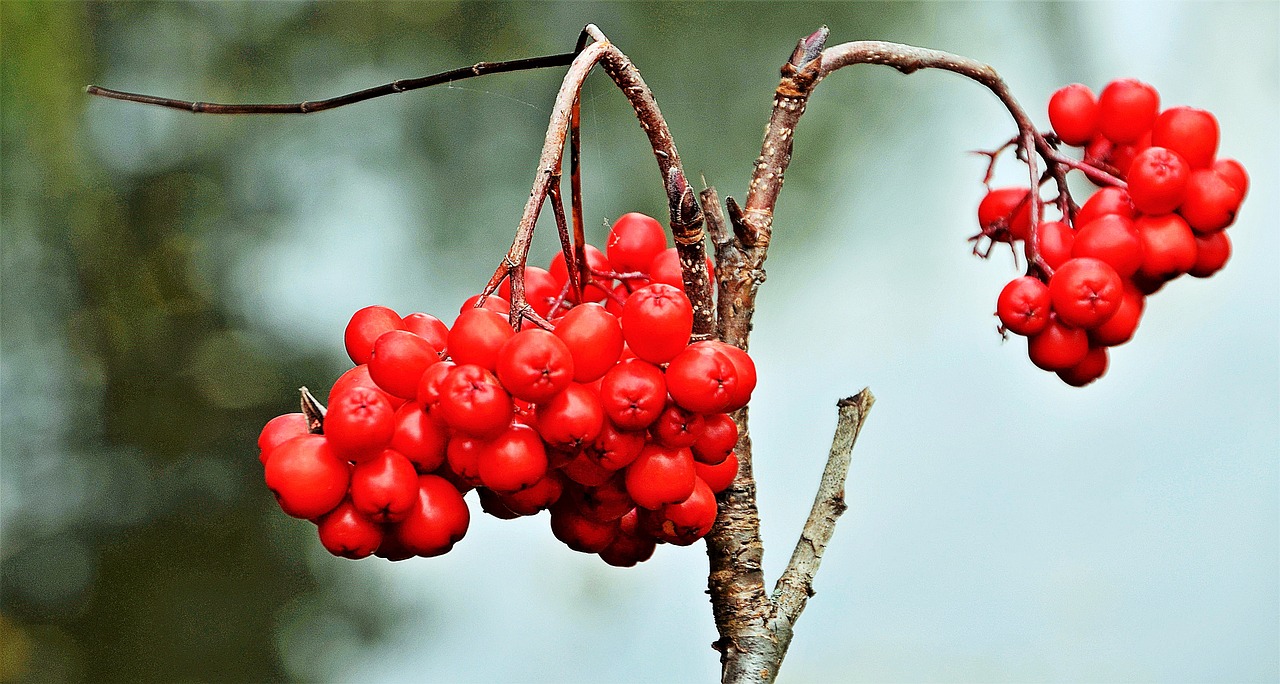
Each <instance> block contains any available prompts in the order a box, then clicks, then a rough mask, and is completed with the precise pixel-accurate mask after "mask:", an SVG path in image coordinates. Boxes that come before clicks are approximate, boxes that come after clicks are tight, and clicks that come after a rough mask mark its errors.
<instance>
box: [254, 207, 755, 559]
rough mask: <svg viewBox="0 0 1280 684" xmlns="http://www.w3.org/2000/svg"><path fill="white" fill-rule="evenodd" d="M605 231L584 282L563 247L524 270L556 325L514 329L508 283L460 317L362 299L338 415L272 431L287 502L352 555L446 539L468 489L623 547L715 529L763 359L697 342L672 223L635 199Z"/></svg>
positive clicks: (453, 538)
mask: <svg viewBox="0 0 1280 684" xmlns="http://www.w3.org/2000/svg"><path fill="white" fill-rule="evenodd" d="M606 249H607V250H608V254H607V256H606V255H605V254H604V253H602V252H600V251H599V250H596V249H594V248H591V249H588V250H587V254H588V259H589V263H590V266H591V268H590V274H591V283H590V284H589V285H588V286H586V287H584V288H582V295H581V296H580V297H579V296H573V295H572V294H571V292H570V289H571V288H569V276H568V273H569V271H568V269H567V268H566V266H565V260H564V258H563V257H557V260H556V261H553V262H552V263H551V264H550V268H549V269H545V270H544V269H538V268H536V267H528V268H527V269H526V271H525V283H524V284H525V293H526V296H527V301H528V303H529V304H530V306H532V307H533V308H534V309H535V311H537V312H538V313H539V314H540V315H546V316H548V318H549V325H548V327H549V328H550V329H543V328H541V327H532V326H527V325H526V326H524V329H522V330H520V331H518V332H517V331H515V330H513V329H512V326H511V324H510V321H509V316H510V311H509V308H510V305H509V304H508V303H507V301H506V300H505V298H503V297H501V296H497V295H494V296H489V297H487V298H485V299H484V300H483V302H481V301H479V299H478V297H473V298H472V299H470V300H468V301H467V303H466V304H464V305H463V307H462V309H461V313H460V314H459V315H458V317H457V319H456V320H455V321H454V323H453V325H452V327H446V326H445V324H444V323H443V322H442V321H440V320H439V319H437V318H435V317H434V316H431V315H428V314H423V313H415V314H410V315H408V316H404V317H401V316H399V315H397V314H396V313H395V312H394V311H392V310H391V309H388V308H386V307H382V306H370V307H367V308H364V309H361V310H360V311H357V312H356V313H355V315H353V316H352V318H351V321H350V323H349V324H348V325H347V328H346V333H345V338H344V341H345V344H346V349H347V353H348V354H349V355H350V356H351V359H352V361H354V362H355V363H356V364H357V365H356V366H355V367H354V368H352V369H350V370H348V371H347V372H346V373H344V374H343V375H342V376H341V377H340V378H338V380H337V381H336V382H335V383H334V385H333V388H332V389H331V390H330V392H329V406H328V409H327V411H326V412H325V413H324V415H323V420H322V421H320V420H314V421H310V422H309V421H308V418H307V416H305V415H304V414H302V413H290V414H286V415H283V416H278V417H276V418H274V419H272V420H271V421H270V422H268V423H267V425H266V427H265V428H263V430H262V433H261V436H260V437H259V440H258V446H259V448H260V449H261V457H260V458H261V460H262V462H263V464H264V465H265V471H266V482H267V487H268V488H270V490H271V491H272V493H274V494H275V496H276V499H277V501H278V502H279V504H280V507H281V509H283V510H284V512H285V513H287V514H289V515H291V516H294V517H297V518H306V519H308V520H312V521H313V522H315V523H316V524H317V526H318V528H319V534H320V541H321V543H322V544H324V547H325V548H326V549H328V550H329V551H330V552H331V553H333V554H335V555H339V556H345V557H348V558H363V557H366V556H369V555H371V554H376V555H378V556H382V557H384V558H389V559H391V560H399V559H404V558H408V557H410V556H415V555H416V556H434V555H439V554H442V553H445V552H447V551H449V550H450V549H451V548H452V546H453V544H454V543H455V542H457V541H458V540H459V539H461V538H462V536H463V535H464V534H465V533H466V531H467V526H468V523H469V520H470V514H469V508H468V506H467V503H466V502H465V500H464V498H463V495H464V494H466V493H468V492H469V491H472V490H475V491H476V493H477V497H478V499H479V503H480V506H481V508H482V509H483V510H484V511H485V512H487V513H489V514H491V515H493V516H495V517H497V518H502V519H508V518H515V517H518V516H529V515H534V514H537V513H538V512H540V511H542V510H549V511H550V522H551V530H552V532H553V534H554V535H555V536H556V538H558V539H559V540H561V541H562V542H564V543H565V544H566V545H568V546H569V547H570V548H572V549H574V550H576V551H581V552H585V553H594V554H599V556H600V557H601V558H602V559H603V560H604V561H605V562H606V563H609V564H611V565H617V566H631V565H635V564H636V563H638V562H641V561H644V560H647V559H648V558H649V557H650V556H651V555H652V554H653V551H654V548H655V545H656V544H658V543H664V542H665V543H671V544H678V545H688V544H692V543H693V542H694V541H696V540H698V539H700V538H702V537H703V536H704V535H706V534H707V532H709V531H710V529H711V526H712V524H713V523H714V521H715V518H716V511H717V503H716V498H715V494H716V493H718V492H720V491H722V490H724V489H725V488H727V487H728V486H729V484H730V483H731V482H732V481H733V478H734V476H735V475H736V474H737V470H738V461H737V458H736V457H735V456H734V453H733V450H734V447H735V445H736V444H737V439H738V429H737V426H736V424H735V423H734V421H733V420H732V419H731V418H730V417H729V415H728V412H730V411H734V410H737V409H739V408H741V407H743V406H745V405H746V404H747V401H748V400H749V399H750V397H751V392H752V390H753V389H754V388H755V382H756V376H755V366H754V364H753V363H752V361H751V359H750V358H749V357H748V356H747V354H746V352H744V351H742V350H740V349H738V348H737V347H733V346H730V345H727V344H724V343H722V342H718V341H703V342H695V343H693V344H690V342H689V340H690V336H691V332H692V329H693V311H692V308H691V306H690V302H689V299H688V298H687V297H686V296H685V294H684V292H683V291H682V289H681V286H680V285H679V283H680V270H679V262H678V261H677V260H675V259H674V258H673V256H674V253H675V251H674V250H673V249H672V250H668V248H667V247H666V237H665V234H664V233H663V230H662V226H661V225H660V224H659V223H658V222H657V221H655V220H654V219H652V218H649V217H647V216H644V215H641V214H627V215H625V216H623V217H622V218H620V219H619V220H618V222H617V223H615V224H614V226H613V228H612V230H611V232H610V234H609V242H608V245H607V248H606ZM504 284H505V283H504ZM507 291H509V290H507ZM573 300H582V301H580V302H575V301H573ZM593 300H595V301H593ZM601 300H608V302H609V305H608V306H604V305H601V304H600V303H599V301H601ZM313 432H314V434H313Z"/></svg>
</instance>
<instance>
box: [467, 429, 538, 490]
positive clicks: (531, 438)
mask: <svg viewBox="0 0 1280 684" xmlns="http://www.w3.org/2000/svg"><path fill="white" fill-rule="evenodd" d="M478 469H479V473H480V481H481V482H482V483H484V486H486V487H488V488H489V489H492V490H493V491H495V492H514V491H518V490H521V489H524V488H525V487H529V486H532V485H533V484H535V483H536V482H537V481H538V480H541V479H542V477H543V476H544V475H546V474H547V451H546V449H545V448H543V446H542V440H540V439H538V433H536V432H534V431H533V429H532V428H529V427H526V426H524V425H512V426H511V427H509V428H507V430H506V431H505V432H503V433H502V434H500V435H498V436H497V437H495V438H494V439H493V440H492V441H490V442H489V443H488V444H486V445H485V447H484V448H483V449H481V450H480V454H479V458H478Z"/></svg>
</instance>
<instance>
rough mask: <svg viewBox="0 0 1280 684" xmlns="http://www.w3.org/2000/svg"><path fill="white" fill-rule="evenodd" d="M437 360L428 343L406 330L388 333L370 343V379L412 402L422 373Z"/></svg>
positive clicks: (391, 392) (434, 351)
mask: <svg viewBox="0 0 1280 684" xmlns="http://www.w3.org/2000/svg"><path fill="white" fill-rule="evenodd" d="M439 360H440V357H439V356H437V355H436V350H435V349H434V348H433V347H432V346H431V343H430V342H428V341H426V340H424V339H423V338H421V337H418V336H417V335H415V334H413V333H411V332H409V331H407V330H390V331H388V332H385V333H383V334H382V336H381V337H379V338H378V340H377V341H376V342H374V343H373V354H372V355H371V356H370V357H369V377H371V378H373V381H374V382H376V383H378V387H381V388H382V389H383V390H385V391H386V392H388V393H390V394H394V395H395V396H397V397H400V398H401V399H413V398H414V397H416V396H417V394H418V381H419V380H420V379H422V373H423V372H424V371H426V370H427V367H428V366H430V365H431V364H433V363H436V362H437V361H439Z"/></svg>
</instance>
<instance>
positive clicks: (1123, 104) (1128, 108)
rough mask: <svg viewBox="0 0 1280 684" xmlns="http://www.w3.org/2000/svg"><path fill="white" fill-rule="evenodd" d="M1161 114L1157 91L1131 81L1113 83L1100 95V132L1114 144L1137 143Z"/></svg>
mask: <svg viewBox="0 0 1280 684" xmlns="http://www.w3.org/2000/svg"><path fill="white" fill-rule="evenodd" d="M1159 111H1160V94H1159V93H1157V92H1156V89H1155V88H1152V87H1151V86H1149V85H1147V84H1146V83H1143V82H1141V81H1138V80H1135V79H1132V78H1123V79H1118V80H1115V81H1112V82H1110V83H1108V84H1107V86H1106V87H1105V88H1103V89H1102V93H1101V94H1100V95H1098V130H1100V131H1101V132H1102V134H1103V135H1105V136H1107V138H1108V139H1110V140H1111V141H1112V142H1115V143H1119V144H1125V143H1134V142H1137V141H1138V139H1139V138H1141V137H1142V135H1143V134H1144V133H1146V132H1147V131H1149V130H1151V125H1152V124H1154V123H1155V120H1156V114H1158V113H1159Z"/></svg>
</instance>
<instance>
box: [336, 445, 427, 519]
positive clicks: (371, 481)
mask: <svg viewBox="0 0 1280 684" xmlns="http://www.w3.org/2000/svg"><path fill="white" fill-rule="evenodd" d="M417 495H418V473H417V471H416V470H414V468H413V464H412V463H410V462H409V459H407V458H405V457H404V456H403V455H401V454H400V453H398V452H396V451H392V450H391V449H385V450H383V452H382V453H381V454H378V455H377V456H375V457H373V458H371V459H368V460H366V461H364V462H363V463H360V464H358V465H356V467H355V469H354V470H352V471H351V504H352V505H353V506H355V507H356V510H357V511H360V514H361V515H363V516H365V517H366V518H368V519H370V520H372V521H374V522H380V523H388V522H398V521H400V520H404V519H405V518H406V517H408V515H409V512H410V511H411V510H413V504H414V501H415V500H416V499H417Z"/></svg>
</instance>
